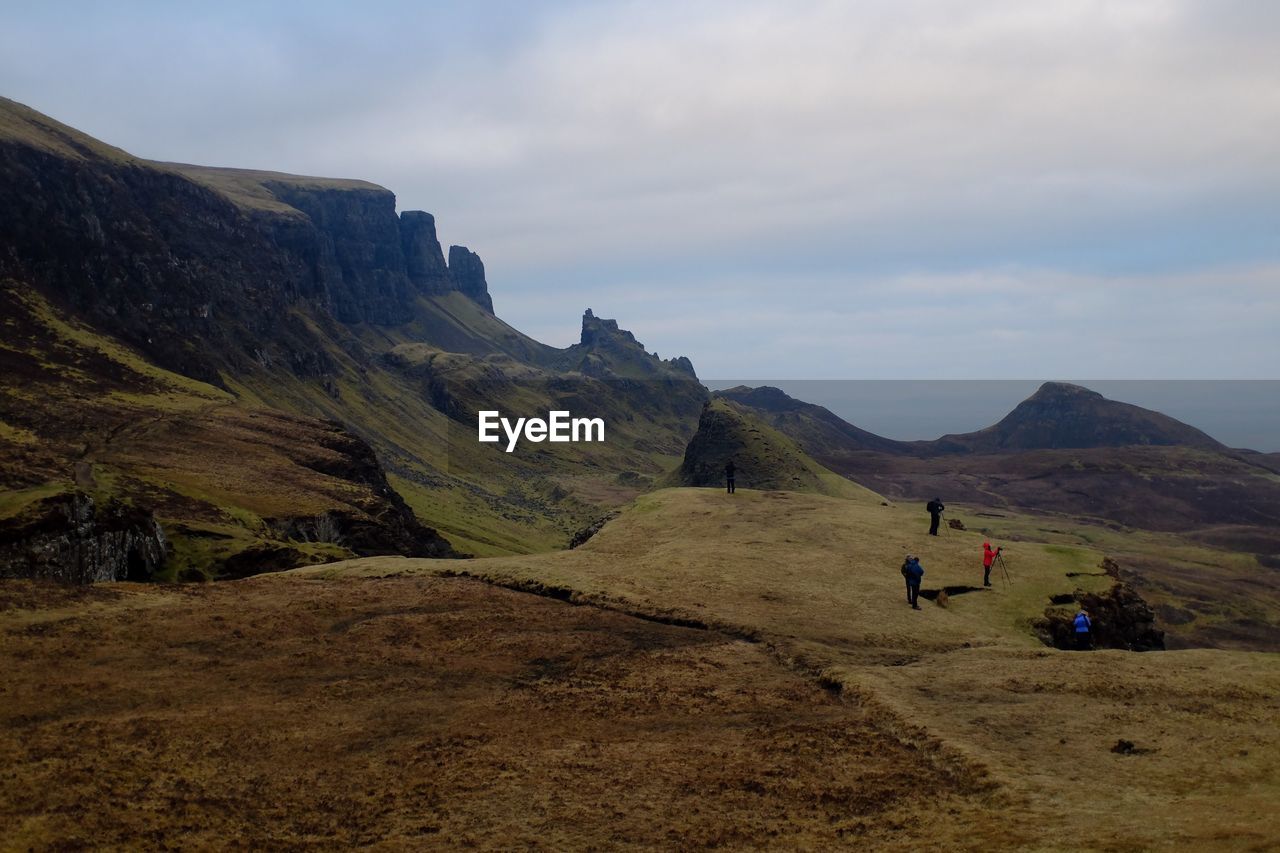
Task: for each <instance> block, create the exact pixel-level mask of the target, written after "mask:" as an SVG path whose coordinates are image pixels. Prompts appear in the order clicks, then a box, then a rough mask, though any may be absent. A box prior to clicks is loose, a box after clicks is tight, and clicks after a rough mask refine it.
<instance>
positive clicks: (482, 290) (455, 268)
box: [449, 246, 493, 313]
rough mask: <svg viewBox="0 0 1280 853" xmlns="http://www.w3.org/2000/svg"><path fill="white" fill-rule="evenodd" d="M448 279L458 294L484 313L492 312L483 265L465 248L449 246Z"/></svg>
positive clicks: (478, 258) (474, 254) (477, 256)
mask: <svg viewBox="0 0 1280 853" xmlns="http://www.w3.org/2000/svg"><path fill="white" fill-rule="evenodd" d="M449 278H450V279H451V280H452V282H453V286H454V289H456V290H457V291H458V292H459V293H461V294H463V295H464V296H466V297H467V298H468V299H471V300H472V301H473V302H475V303H476V304H477V305H481V306H483V307H484V309H485V310H486V311H489V312H490V313H492V312H493V300H492V299H490V298H489V285H488V283H487V282H486V281H485V278H484V263H483V262H481V260H480V256H479V255H477V254H476V253H475V252H473V251H471V250H470V249H468V248H467V247H466V246H450V247H449Z"/></svg>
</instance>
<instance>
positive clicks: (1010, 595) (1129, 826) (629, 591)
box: [0, 489, 1280, 850]
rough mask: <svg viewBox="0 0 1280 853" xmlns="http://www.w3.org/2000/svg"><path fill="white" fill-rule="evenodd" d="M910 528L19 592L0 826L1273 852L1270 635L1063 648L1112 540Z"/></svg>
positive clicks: (38, 832) (426, 840) (250, 836)
mask: <svg viewBox="0 0 1280 853" xmlns="http://www.w3.org/2000/svg"><path fill="white" fill-rule="evenodd" d="M922 515H923V514H922V513H920V512H919V511H918V509H916V508H911V507H907V508H904V507H896V506H882V505H881V503H880V501H879V500H878V499H874V498H872V497H869V496H868V497H866V498H863V499H853V500H842V499H834V498H827V497H822V496H817V495H806V494H795V493H769V492H754V491H748V490H742V491H739V492H738V493H737V494H736V495H734V496H732V497H730V496H726V495H724V494H722V493H720V492H719V491H716V490H696V489H672V490H666V491H662V492H658V493H654V494H652V495H648V496H645V497H643V498H641V499H639V500H638V501H636V502H635V503H634V504H633V505H632V506H631V507H630V509H629V510H628V511H626V512H625V513H624V514H623V515H622V516H621V517H620V518H618V519H617V520H615V521H614V522H612V523H610V524H609V525H607V526H606V527H605V528H604V529H603V530H602V531H601V532H600V533H598V534H597V535H596V536H595V537H594V538H593V539H591V540H590V541H589V542H587V543H586V544H585V545H584V546H582V547H580V548H578V549H576V550H574V551H568V552H559V553H552V554H543V555H534V556H524V557H504V558H491V559H483V560H475V561H470V562H467V563H459V562H457V561H433V560H410V559H403V558H371V559H365V560H357V561H351V562H347V563H338V564H333V565H329V566H323V567H314V568H310V569H300V570H297V571H294V572H288V573H284V574H279V575H269V576H262V577H258V578H253V579H250V580H247V581H240V582H234V583H222V584H213V585H188V586H183V587H154V586H153V587H140V586H136V585H131V584H113V585H103V586H98V587H92V588H88V589H85V590H82V591H70V590H66V589H61V588H50V587H46V586H38V585H32V584H29V583H28V584H23V583H12V584H9V585H6V586H4V587H0V593H2V595H3V599H2V600H0V636H3V637H4V639H5V642H4V644H3V647H2V649H3V651H2V654H3V657H4V663H3V666H4V667H5V671H6V672H7V673H11V676H10V677H8V678H7V679H6V681H5V683H4V687H3V689H4V692H5V701H4V703H3V704H2V708H3V711H0V713H2V714H3V721H4V725H3V729H2V730H3V732H4V734H3V735H2V736H0V756H3V760H4V764H5V766H6V767H7V768H8V770H7V773H6V774H4V775H3V776H2V777H0V802H2V803H4V804H5V805H4V814H3V815H2V816H0V847H5V848H10V847H14V848H26V847H27V846H35V847H41V846H71V847H74V846H88V845H103V844H105V845H108V846H110V845H121V846H137V845H138V844H142V845H144V846H146V845H153V846H175V845H176V846H196V847H202V846H223V845H225V844H227V843H229V839H231V838H233V837H234V838H236V839H239V840H240V841H241V842H242V843H245V844H250V845H253V846H264V845H265V846H273V847H292V846H298V845H319V846H322V847H335V846H351V845H353V844H379V843H380V844H383V845H386V846H390V847H395V848H402V847H422V846H479V847H486V848H494V847H503V848H506V847H522V846H530V845H534V846H546V847H549V848H553V849H564V848H579V849H581V848H616V847H648V848H655V847H662V848H671V847H681V848H688V847H705V846H727V847H730V848H735V849H741V848H796V847H800V848H808V849H822V848H830V847H833V846H836V845H840V844H852V845H858V846H865V847H871V848H874V849H889V850H894V849H897V850H921V849H947V850H950V849H972V850H992V849H1041V850H1080V849H1089V850H1146V849H1164V848H1168V847H1177V848H1178V849H1195V850H1200V849H1224V850H1238V849H1246V850H1266V849H1275V847H1276V845H1277V842H1278V841H1280V825H1277V821H1276V819H1275V817H1274V808H1273V807H1274V803H1275V802H1276V799H1277V796H1278V795H1280V778H1278V777H1277V768H1278V767H1280V738H1278V737H1277V735H1276V732H1277V731H1280V707H1278V706H1277V705H1276V702H1275V696H1276V695H1278V694H1280V662H1278V659H1277V657H1276V656H1275V655H1273V654H1265V653H1250V652H1231V651H1213V650H1188V651H1174V652H1151V653H1145V654H1137V653H1129V652H1121V651H1099V652H1094V653H1088V654H1081V653H1071V652H1060V651H1057V650H1054V649H1051V648H1048V647H1046V646H1043V645H1041V644H1040V643H1039V642H1038V641H1037V640H1036V639H1035V638H1034V637H1033V635H1032V633H1031V631H1030V630H1029V628H1028V624H1027V620H1028V619H1029V618H1030V617H1033V616H1035V615H1037V614H1038V613H1040V612H1041V611H1042V610H1043V609H1044V607H1045V605H1046V604H1047V603H1048V597H1049V596H1050V595H1055V594H1061V593H1064V592H1070V591H1072V590H1073V589H1074V588H1076V587H1077V586H1081V587H1084V588H1086V589H1089V588H1096V587H1100V586H1102V585H1105V584H1109V583H1110V579H1109V578H1106V577H1103V576H1100V573H1098V572H1097V570H1096V566H1097V563H1098V562H1099V560H1100V559H1101V556H1102V555H1101V554H1100V553H1099V552H1097V551H1093V550H1091V549H1089V548H1087V547H1077V546H1069V545H1064V544H1061V543H1045V544H1037V543H1033V542H1030V541H1020V542H1016V543H1014V545H1013V547H1012V548H1011V550H1010V552H1009V570H1010V581H1011V583H1010V584H1009V585H1007V586H1006V585H1005V584H1004V581H1003V578H1001V579H1000V582H999V583H998V585H997V587H996V588H995V589H993V590H990V591H972V592H966V591H963V590H962V589H961V588H963V587H968V586H972V585H975V584H978V583H980V582H981V576H980V568H979V560H978V559H977V558H978V554H979V550H978V546H979V545H980V542H981V539H980V534H978V533H960V532H956V531H948V532H947V535H945V536H944V537H939V538H937V539H931V538H930V537H927V536H925V535H924V529H925V525H924V524H923V523H922V521H925V520H927V519H923V518H922ZM907 550H910V551H914V552H916V553H918V554H919V555H920V556H921V560H922V562H923V564H924V566H925V568H926V572H927V574H926V577H925V588H926V589H927V590H939V589H946V588H950V589H951V594H950V595H949V596H947V599H946V601H945V606H939V605H938V604H929V605H927V606H926V607H925V608H924V609H923V610H921V611H912V610H910V609H909V608H908V607H907V606H906V603H905V601H904V595H903V589H902V581H901V578H900V576H899V574H898V572H897V566H898V564H899V562H900V560H901V557H902V554H903V552H904V551H907ZM462 568H465V569H466V570H467V571H468V572H469V573H471V574H474V575H476V576H478V577H477V578H464V577H458V576H457V572H458V570H459V569H462ZM1069 573H1070V575H1071V576H1068V574H1069ZM482 580H483V581H488V582H482ZM501 586H507V587H512V588H515V589H503V588H500V587H501ZM520 590H529V591H534V592H537V593H539V594H538V595H531V594H527V592H523V591H520ZM556 599H562V600H556ZM593 605H595V606H593ZM1120 741H1127V742H1129V743H1130V744H1131V746H1130V747H1128V748H1126V749H1124V750H1122V751H1121V752H1116V751H1113V748H1114V747H1116V745H1117V743H1118V742H1120Z"/></svg>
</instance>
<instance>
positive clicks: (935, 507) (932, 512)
mask: <svg viewBox="0 0 1280 853" xmlns="http://www.w3.org/2000/svg"><path fill="white" fill-rule="evenodd" d="M925 509H927V510H929V535H930V536H937V535H938V523H939V522H940V521H942V511H943V510H944V509H946V507H945V506H943V505H942V498H934V499H933V500H931V501H929V503H927V504H925Z"/></svg>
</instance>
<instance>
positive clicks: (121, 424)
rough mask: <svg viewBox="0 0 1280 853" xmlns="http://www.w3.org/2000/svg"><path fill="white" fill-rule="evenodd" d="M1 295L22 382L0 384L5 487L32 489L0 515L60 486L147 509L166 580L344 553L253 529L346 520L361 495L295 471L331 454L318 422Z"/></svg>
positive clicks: (3, 498)
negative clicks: (272, 522)
mask: <svg viewBox="0 0 1280 853" xmlns="http://www.w3.org/2000/svg"><path fill="white" fill-rule="evenodd" d="M5 297H6V299H8V300H9V301H8V302H6V304H7V305H8V306H9V307H10V308H13V309H15V310H14V311H13V312H12V313H11V314H10V315H9V316H8V317H7V320H6V322H8V323H11V324H13V327H12V328H11V329H10V330H9V333H8V334H7V335H6V338H5V344H4V352H3V353H0V355H3V356H4V358H5V359H7V360H10V361H12V362H13V363H15V364H16V363H22V364H23V365H24V370H25V375H24V377H23V381H21V382H11V383H5V384H4V385H3V386H0V414H3V413H8V414H7V415H6V416H7V417H8V418H10V419H13V420H16V419H18V418H22V419H24V420H25V421H26V423H27V424H28V425H29V428H27V427H23V428H13V429H11V430H6V431H5V432H4V433H2V434H0V451H2V452H3V453H4V457H5V459H6V461H7V463H8V464H9V466H10V468H9V470H8V471H7V472H6V475H7V476H9V477H19V478H25V479H28V480H35V481H39V482H36V483H33V484H32V485H30V486H28V487H26V488H21V489H14V490H11V491H6V492H4V493H3V494H2V495H0V517H6V516H10V515H15V514H17V513H19V512H22V511H23V510H24V509H25V508H26V507H27V506H29V505H30V504H31V503H32V502H33V501H35V500H38V499H40V498H43V497H47V496H49V495H52V494H56V493H58V492H61V491H66V490H69V489H71V488H73V487H78V488H80V489H82V490H84V491H87V492H88V493H90V494H92V495H94V496H95V497H97V498H98V499H99V500H106V499H108V498H113V497H114V498H122V499H124V500H126V501H133V502H136V503H139V504H140V505H144V506H148V507H153V508H155V510H156V514H157V516H158V517H159V519H160V520H161V522H162V524H163V525H164V527H165V529H166V531H167V533H168V535H169V538H170V540H171V542H172V544H173V545H174V548H175V552H174V555H173V559H171V560H170V562H169V565H168V567H167V570H166V576H167V577H175V576H177V575H178V574H179V573H181V572H183V571H184V570H191V571H195V572H205V571H207V570H208V569H209V568H210V566H211V564H212V563H213V562H214V561H216V560H219V559H222V558H225V557H227V556H229V555H232V554H235V553H237V552H238V551H240V550H243V549H244V548H246V547H250V546H253V545H261V544H269V545H277V546H281V547H289V548H292V549H294V550H296V551H299V552H301V553H303V554H306V555H310V556H311V558H313V559H335V558H340V557H343V556H350V555H351V552H350V551H348V550H346V549H345V548H341V547H337V546H334V545H331V544H326V543H299V542H285V541H281V540H278V539H277V537H276V534H275V533H274V532H273V531H272V530H271V529H270V528H269V527H268V526H267V524H266V523H265V522H264V519H266V518H269V517H277V518H278V517H289V516H295V517H296V516H308V515H318V514H320V513H323V512H325V511H328V510H333V509H342V510H351V509H352V508H353V507H355V506H356V505H358V504H360V503H361V502H362V501H364V500H365V499H367V498H368V492H367V490H366V489H364V487H357V486H355V485H354V484H352V483H349V482H347V481H344V480H341V479H338V478H334V477H330V476H327V475H325V474H323V473H321V472H319V471H316V470H314V469H312V468H309V467H306V466H305V465H304V464H300V463H299V459H302V458H307V457H310V458H316V459H323V458H325V457H326V456H332V452H331V451H328V450H327V449H325V448H324V446H323V442H324V441H325V440H326V437H327V433H328V431H329V429H330V428H329V427H328V426H327V425H324V424H317V423H315V422H313V421H308V420H307V419H304V418H297V417H293V416H289V415H285V414H282V413H279V412H271V411H260V410H255V407H254V405H253V401H252V400H236V399H235V398H234V397H233V395H231V394H230V393H228V392H226V391H223V390H221V389H218V388H215V387H213V386H211V385H206V384H204V383H201V382H197V381H195V380H192V379H189V378H187V377H183V376H180V375H177V374H174V373H171V372H169V371H166V370H163V369H161V368H158V367H156V366H155V365H153V364H151V363H149V362H147V361H146V360H145V359H143V358H142V357H141V356H139V355H138V354H137V353H135V352H133V351H132V350H131V349H129V348H128V347H126V346H124V345H122V344H120V343H119V342H118V341H116V340H114V339H112V338H109V337H105V336H102V335H99V334H97V333H96V332H94V331H93V330H92V329H89V328H87V327H85V326H83V325H81V324H79V323H75V322H70V321H67V320H65V319H64V318H62V317H61V316H60V315H59V314H58V312H57V311H56V310H55V309H54V308H53V307H52V306H50V305H49V304H48V303H47V302H46V301H45V300H44V299H43V298H41V297H40V296H39V295H37V294H36V293H35V291H33V290H30V289H26V288H20V287H9V288H7V289H6V291H5ZM19 315H21V323H19ZM19 327H20V328H21V331H20V332H19V331H18V328H19ZM17 359H24V361H22V362H18V361H17ZM104 377H107V378H105V379H104ZM104 388H106V389H109V390H106V391H105V393H104ZM28 433H30V434H31V435H33V436H36V437H38V441H31V440H30V439H28V438H26V434H28ZM228 459H235V460H237V464H234V465H232V464H228V463H227V460H228ZM73 460H74V461H73Z"/></svg>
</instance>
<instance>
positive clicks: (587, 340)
mask: <svg viewBox="0 0 1280 853" xmlns="http://www.w3.org/2000/svg"><path fill="white" fill-rule="evenodd" d="M568 353H569V354H570V355H571V357H573V358H576V359H577V364H576V365H575V366H576V368H577V369H578V370H581V371H582V372H583V373H586V374H588V375H591V376H599V375H614V374H616V375H649V376H656V375H660V374H675V375H677V376H679V377H680V378H687V379H696V378H697V374H695V373H694V370H693V362H691V361H690V360H689V359H688V358H686V357H684V356H676V357H675V358H669V359H665V360H663V359H660V358H658V356H657V353H649V352H646V351H645V348H644V344H642V343H640V342H639V341H638V340H636V336H635V335H633V334H631V332H629V331H627V330H626V329H621V328H619V327H618V321H617V320H606V319H604V318H602V317H597V316H596V315H595V314H594V313H593V312H592V311H591V309H590V308H588V309H587V310H586V311H585V312H583V315H582V336H581V338H580V341H579V343H578V344H576V345H575V346H572V347H569V349H568Z"/></svg>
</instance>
